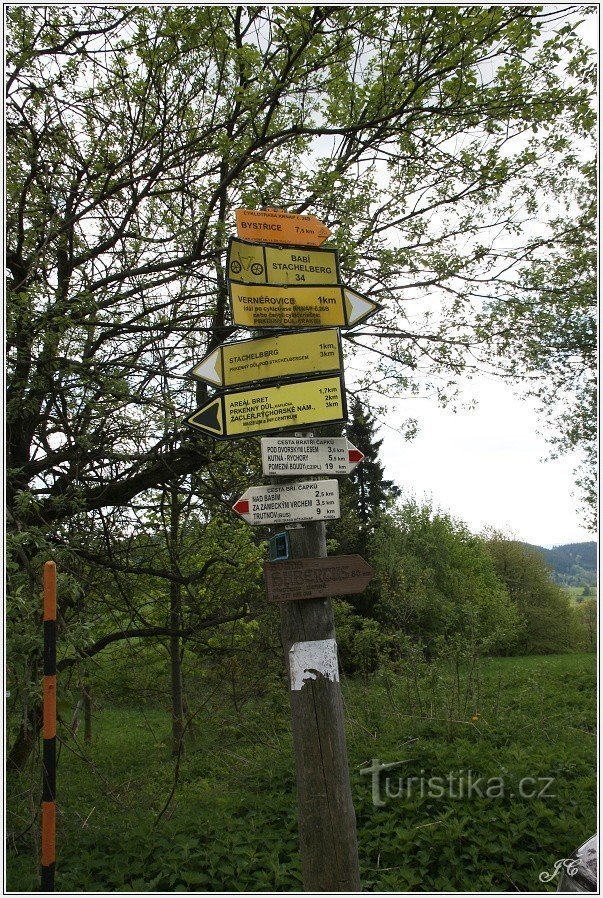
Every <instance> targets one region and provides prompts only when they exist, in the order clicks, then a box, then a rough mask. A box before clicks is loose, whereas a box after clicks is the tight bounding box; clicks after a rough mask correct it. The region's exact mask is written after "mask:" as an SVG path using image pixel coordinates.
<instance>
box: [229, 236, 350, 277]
mask: <svg viewBox="0 0 603 898" xmlns="http://www.w3.org/2000/svg"><path fill="white" fill-rule="evenodd" d="M228 277H229V278H235V280H238V281H243V282H244V283H246V284H338V283H339V259H338V255H337V250H334V249H307V248H306V247H299V246H285V247H283V246H264V245H263V244H261V243H248V242H247V241H246V240H238V239H237V238H236V237H231V239H230V244H229V247H228Z"/></svg>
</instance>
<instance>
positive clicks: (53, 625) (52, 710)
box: [41, 561, 57, 892]
mask: <svg viewBox="0 0 603 898" xmlns="http://www.w3.org/2000/svg"><path fill="white" fill-rule="evenodd" d="M43 736H44V749H43V755H42V762H43V768H44V773H43V781H42V868H41V891H42V892H54V864H55V841H56V763H57V566H56V564H55V563H54V561H47V562H46V564H45V565H44V705H43Z"/></svg>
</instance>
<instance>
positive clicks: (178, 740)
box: [170, 482, 184, 755]
mask: <svg viewBox="0 0 603 898" xmlns="http://www.w3.org/2000/svg"><path fill="white" fill-rule="evenodd" d="M170 501H171V507H170V556H171V566H172V570H174V572H175V573H177V566H178V565H177V559H178V549H179V538H178V537H179V528H180V505H179V504H178V484H177V483H176V482H172V485H171V489H170ZM170 629H171V630H181V629H182V587H181V585H180V583H175V582H174V581H172V582H171V583H170ZM170 670H171V682H172V755H178V754H179V753H180V754H184V743H183V742H182V737H183V734H184V702H183V689H182V652H181V646H180V637H179V636H170Z"/></svg>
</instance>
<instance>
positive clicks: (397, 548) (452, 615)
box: [371, 501, 520, 656]
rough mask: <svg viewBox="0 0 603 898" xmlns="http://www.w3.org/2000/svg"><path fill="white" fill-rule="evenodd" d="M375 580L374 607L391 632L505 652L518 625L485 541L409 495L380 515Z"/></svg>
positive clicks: (429, 648) (447, 647)
mask: <svg viewBox="0 0 603 898" xmlns="http://www.w3.org/2000/svg"><path fill="white" fill-rule="evenodd" d="M371 558H372V561H373V564H374V565H375V567H376V569H377V572H378V577H379V580H380V592H381V602H380V605H379V607H378V609H377V610H376V612H375V616H377V617H378V618H379V619H380V620H381V621H382V622H383V623H384V624H386V625H387V626H388V627H389V629H390V630H393V631H399V632H400V633H402V634H404V635H406V636H408V637H410V638H411V639H412V640H414V641H415V642H417V643H419V644H421V645H422V646H424V647H425V650H426V652H427V655H428V656H431V655H433V654H434V653H436V652H438V651H440V650H441V648H442V647H443V648H444V651H451V650H452V647H453V646H454V647H455V650H458V649H459V648H460V647H462V646H464V647H465V648H470V647H471V648H472V649H473V650H474V651H475V652H476V653H477V654H487V653H497V652H501V651H504V650H506V649H507V648H508V647H509V646H510V645H512V644H513V641H514V640H515V638H516V635H517V631H518V628H519V624H520V619H519V616H518V613H517V608H516V606H515V603H514V601H512V597H510V596H509V592H508V591H507V588H506V586H505V585H504V582H501V579H499V577H498V576H497V572H496V571H495V568H494V565H493V564H492V561H491V559H490V557H489V554H488V553H487V552H486V549H485V547H484V545H483V542H482V541H481V539H479V538H478V537H476V536H474V535H473V534H471V533H470V532H469V531H468V530H467V528H466V527H465V525H464V524H462V523H461V522H459V521H455V520H453V519H452V518H451V517H450V516H449V515H446V514H442V513H441V512H437V511H434V510H433V509H432V508H430V507H429V506H428V505H422V506H420V505H418V504H417V503H416V502H414V501H410V502H404V503H403V504H400V505H399V506H398V507H397V508H396V509H395V510H394V511H393V512H390V513H389V515H388V516H387V517H386V518H385V519H384V521H383V523H382V526H381V527H380V528H379V529H378V530H377V532H376V533H375V536H374V538H373V541H372V556H371Z"/></svg>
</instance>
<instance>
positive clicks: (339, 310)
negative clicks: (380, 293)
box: [229, 281, 381, 328]
mask: <svg viewBox="0 0 603 898" xmlns="http://www.w3.org/2000/svg"><path fill="white" fill-rule="evenodd" d="M229 291H230V305H231V308H232V320H233V321H234V323H235V324H239V325H241V327H249V328H256V327H257V328H272V327H274V328H287V327H295V328H298V327H354V325H356V324H359V323H360V322H361V321H364V320H365V319H367V318H369V317H370V315H373V314H374V313H375V312H376V311H378V309H380V308H381V306H380V305H379V303H377V302H373V300H372V299H369V298H368V297H367V296H363V295H362V294H361V293H356V292H355V291H354V290H350V289H349V288H348V287H344V286H343V285H342V284H336V285H335V286H333V285H328V284H327V285H321V286H320V287H315V286H311V287H299V286H291V287H285V286H275V285H267V284H265V285H258V284H242V283H239V282H238V281H230V282H229Z"/></svg>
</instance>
